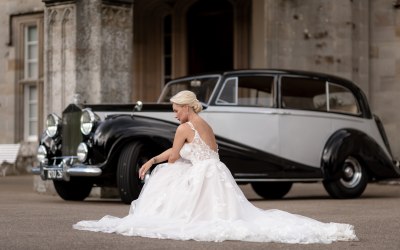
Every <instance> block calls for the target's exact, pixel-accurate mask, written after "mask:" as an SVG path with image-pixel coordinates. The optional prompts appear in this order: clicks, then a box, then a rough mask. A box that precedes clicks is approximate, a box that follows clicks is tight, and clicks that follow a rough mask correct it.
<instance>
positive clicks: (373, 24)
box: [253, 0, 400, 158]
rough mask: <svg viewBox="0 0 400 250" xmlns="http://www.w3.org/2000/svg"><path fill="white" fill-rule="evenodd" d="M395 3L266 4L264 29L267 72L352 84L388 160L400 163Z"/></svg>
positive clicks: (398, 14)
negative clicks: (377, 127) (387, 147)
mask: <svg viewBox="0 0 400 250" xmlns="http://www.w3.org/2000/svg"><path fill="white" fill-rule="evenodd" d="M396 2H399V1H391V0H370V1H365V0H351V1H350V0H337V1H323V0H308V1H301V0H281V1H275V0H265V1H264V16H263V18H264V24H263V25H264V26H265V29H264V32H265V35H264V39H265V44H266V49H265V53H264V54H265V58H266V61H265V65H266V67H270V68H288V69H303V70H311V71H317V72H326V73H330V74H334V75H338V76H342V77H345V78H348V79H351V80H353V81H355V82H356V83H357V84H358V85H359V86H360V87H361V88H362V89H363V91H364V92H365V93H366V95H367V97H368V99H369V102H370V104H371V108H372V110H373V112H374V113H375V114H377V115H378V116H380V117H381V119H382V121H383V123H384V126H385V128H386V132H387V134H388V137H389V141H390V144H391V146H392V151H393V155H394V156H395V157H397V158H400V141H399V140H398V139H397V138H398V135H399V134H400V113H399V112H398V107H399V104H398V102H397V100H398V99H399V98H400V84H399V82H398V80H399V79H400V52H399V51H400V50H399V49H398V48H399V47H400V28H399V27H400V9H396V8H395V7H394V3H396ZM399 5H400V4H399ZM253 43H254V42H253ZM253 53H254V52H253Z"/></svg>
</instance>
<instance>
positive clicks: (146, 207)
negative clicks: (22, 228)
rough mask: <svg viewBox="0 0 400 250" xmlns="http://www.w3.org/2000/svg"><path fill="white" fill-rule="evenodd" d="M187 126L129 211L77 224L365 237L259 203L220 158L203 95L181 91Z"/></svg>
mask: <svg viewBox="0 0 400 250" xmlns="http://www.w3.org/2000/svg"><path fill="white" fill-rule="evenodd" d="M171 102H172V108H173V111H174V112H175V115H176V118H177V119H178V120H179V122H180V123H181V124H180V126H179V127H178V128H177V130H176V133H175V138H174V142H173V146H172V148H170V149H168V150H166V151H164V152H163V153H161V154H160V155H157V156H155V157H153V158H152V159H150V160H149V161H148V162H146V163H145V164H144V165H143V166H142V167H141V168H140V170H139V177H140V178H141V179H143V178H144V176H145V173H146V172H147V171H148V170H149V169H150V167H151V166H152V165H154V164H157V163H161V162H165V161H167V163H163V164H159V165H158V166H157V167H156V168H155V169H154V171H153V172H152V173H151V176H150V178H149V179H148V181H147V182H146V184H145V185H144V187H143V189H142V192H141V193H140V196H139V198H138V199H137V200H135V201H133V202H132V205H131V208H130V211H129V214H128V215H127V216H126V217H123V218H118V217H113V216H109V215H107V216H105V217H103V218H102V219H100V220H98V221H80V222H78V223H77V224H75V225H73V227H74V228H75V229H79V230H89V231H95V232H105V233H118V234H122V235H128V236H142V237H151V238H158V239H177V240H197V241H224V240H241V241H254V242H282V243H301V244H307V243H331V242H333V241H350V240H357V237H356V235H355V233H354V229H353V226H352V225H349V224H339V223H332V222H331V223H322V222H319V221H316V220H314V219H311V218H307V217H304V216H301V215H296V214H290V213H287V212H284V211H281V210H276V209H271V210H261V209H259V208H257V207H255V206H254V205H253V204H251V203H250V202H249V201H248V200H247V199H246V198H245V196H244V194H243V193H242V191H241V190H240V188H239V187H238V186H237V184H236V182H235V180H234V179H233V177H232V175H231V173H230V171H229V170H228V168H227V167H226V166H225V164H224V163H222V162H221V161H220V160H219V155H218V146H217V143H216V139H215V136H214V133H213V130H212V128H211V127H210V126H209V125H208V124H207V122H206V121H204V120H203V119H202V118H201V117H200V116H199V115H198V113H199V112H200V111H201V110H202V106H201V104H200V102H199V101H198V100H197V99H196V95H195V94H194V93H193V92H191V91H181V92H179V93H178V94H176V95H175V96H173V97H172V98H171Z"/></svg>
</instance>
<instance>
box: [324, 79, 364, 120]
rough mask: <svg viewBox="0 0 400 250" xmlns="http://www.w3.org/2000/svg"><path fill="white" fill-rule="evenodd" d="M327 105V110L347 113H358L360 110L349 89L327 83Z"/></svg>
mask: <svg viewBox="0 0 400 250" xmlns="http://www.w3.org/2000/svg"><path fill="white" fill-rule="evenodd" d="M328 87H329V91H328V92H329V105H328V111H330V112H340V113H349V114H359V113H360V110H359V108H358V105H357V101H356V98H355V97H354V95H353V93H351V92H350V90H348V89H346V88H345V87H342V86H339V85H336V84H333V83H329V85H328Z"/></svg>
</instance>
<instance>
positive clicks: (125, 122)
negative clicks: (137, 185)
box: [93, 115, 177, 166]
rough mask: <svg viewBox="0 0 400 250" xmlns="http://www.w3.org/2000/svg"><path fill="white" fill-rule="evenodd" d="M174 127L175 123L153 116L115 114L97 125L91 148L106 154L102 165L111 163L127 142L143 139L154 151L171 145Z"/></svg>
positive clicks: (175, 126)
mask: <svg viewBox="0 0 400 250" xmlns="http://www.w3.org/2000/svg"><path fill="white" fill-rule="evenodd" d="M176 128H177V124H174V123H171V122H165V121H162V120H158V119H154V118H144V117H134V116H130V115H119V116H115V117H113V118H110V119H107V120H105V121H104V122H103V123H102V124H100V125H99V126H98V127H97V129H96V132H95V135H94V147H93V149H94V150H98V151H99V152H97V153H98V154H99V155H100V154H102V155H105V156H106V158H105V159H103V160H104V162H103V164H102V165H104V166H107V165H111V164H109V163H110V162H112V163H114V160H115V159H118V156H119V152H120V150H121V149H122V148H123V146H124V145H126V143H129V142H133V141H138V140H139V141H143V143H145V144H147V145H148V146H149V150H152V151H154V153H158V152H160V150H163V149H167V148H169V147H171V146H172V141H173V138H174V135H175V131H176Z"/></svg>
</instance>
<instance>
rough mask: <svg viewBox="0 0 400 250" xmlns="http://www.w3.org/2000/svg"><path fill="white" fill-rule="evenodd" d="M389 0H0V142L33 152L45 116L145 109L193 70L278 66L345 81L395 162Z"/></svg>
mask: <svg viewBox="0 0 400 250" xmlns="http://www.w3.org/2000/svg"><path fill="white" fill-rule="evenodd" d="M399 8H400V1H393V0H336V1H326V0H306V1H304V0H4V1H2V5H1V8H0V23H1V26H0V31H1V34H2V36H0V55H2V56H3V60H1V61H0V62H2V63H0V144H2V143H3V144H4V143H23V145H25V149H26V150H23V153H24V154H25V155H26V156H28V155H30V154H32V152H34V151H35V149H36V145H37V140H38V136H39V134H40V133H41V131H43V127H44V121H45V117H46V115H47V114H48V113H51V112H56V113H58V114H61V112H62V110H63V109H64V108H65V107H66V106H67V105H68V103H70V102H72V100H73V96H74V95H75V94H79V95H80V96H81V98H82V99H83V101H86V102H88V103H126V102H134V101H136V100H138V99H140V100H142V101H155V100H156V98H157V96H158V95H159V93H160V91H161V89H162V87H163V85H164V84H165V82H167V81H168V80H170V79H172V78H176V77H179V76H184V75H189V74H194V73H200V72H204V71H215V70H229V69H240V68H285V69H300V70H311V71H319V72H326V73H331V74H335V75H339V76H342V77H345V78H349V79H352V80H354V81H355V82H357V84H358V85H359V86H360V87H361V88H362V89H363V90H364V91H365V93H366V95H367V97H368V99H369V101H370V104H371V106H372V110H373V111H374V113H376V114H377V115H379V116H380V117H381V119H382V121H383V123H384V126H385V128H386V131H387V134H388V137H389V141H390V143H391V146H392V151H393V154H394V155H395V156H396V157H397V158H400V140H398V138H397V137H398V135H400V113H399V112H398V109H399V107H400V106H399V104H398V102H397V100H398V99H400V83H399V82H398V81H399V80H400V49H399V48H400V9H399ZM31 164H33V163H31Z"/></svg>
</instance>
